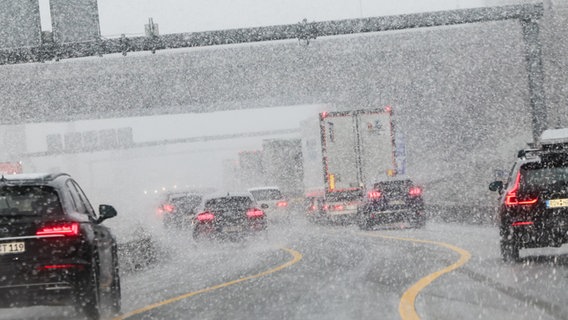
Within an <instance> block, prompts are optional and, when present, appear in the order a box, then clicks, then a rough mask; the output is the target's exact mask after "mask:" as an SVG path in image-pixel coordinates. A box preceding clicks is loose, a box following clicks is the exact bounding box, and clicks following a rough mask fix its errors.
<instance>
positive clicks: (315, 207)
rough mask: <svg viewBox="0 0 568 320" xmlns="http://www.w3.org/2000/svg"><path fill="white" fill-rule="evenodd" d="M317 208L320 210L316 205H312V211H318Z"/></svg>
mask: <svg viewBox="0 0 568 320" xmlns="http://www.w3.org/2000/svg"><path fill="white" fill-rule="evenodd" d="M317 208H318V207H317V206H316V205H315V204H312V205H311V206H310V211H316V209H317Z"/></svg>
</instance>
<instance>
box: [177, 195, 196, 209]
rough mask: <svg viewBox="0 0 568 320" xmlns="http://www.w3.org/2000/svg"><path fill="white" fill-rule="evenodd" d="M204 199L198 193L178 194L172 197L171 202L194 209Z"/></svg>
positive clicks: (180, 206)
mask: <svg viewBox="0 0 568 320" xmlns="http://www.w3.org/2000/svg"><path fill="white" fill-rule="evenodd" d="M201 201H202V197H201V196H198V195H187V196H177V197H172V198H170V202H171V203H172V204H173V205H174V206H176V207H179V208H186V209H193V208H195V207H197V206H198V205H199V204H200V203H201Z"/></svg>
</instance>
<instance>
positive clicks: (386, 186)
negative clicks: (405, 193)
mask: <svg viewBox="0 0 568 320" xmlns="http://www.w3.org/2000/svg"><path fill="white" fill-rule="evenodd" d="M411 185H412V181H410V180H395V181H381V182H377V183H375V184H374V185H373V189H376V190H384V191H390V190H401V189H404V190H406V189H408V188H409V187H410V186H411Z"/></svg>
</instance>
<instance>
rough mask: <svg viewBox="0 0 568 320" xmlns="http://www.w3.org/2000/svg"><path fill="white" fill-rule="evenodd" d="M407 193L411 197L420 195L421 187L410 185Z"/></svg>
mask: <svg viewBox="0 0 568 320" xmlns="http://www.w3.org/2000/svg"><path fill="white" fill-rule="evenodd" d="M408 195H409V196H411V197H418V196H420V195H422V189H421V188H420V187H416V186H414V187H410V189H408Z"/></svg>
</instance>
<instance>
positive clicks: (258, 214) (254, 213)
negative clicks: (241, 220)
mask: <svg viewBox="0 0 568 320" xmlns="http://www.w3.org/2000/svg"><path fill="white" fill-rule="evenodd" d="M247 217H249V218H262V217H264V212H263V211H262V210H260V209H256V208H253V209H249V210H248V211H247Z"/></svg>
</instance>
